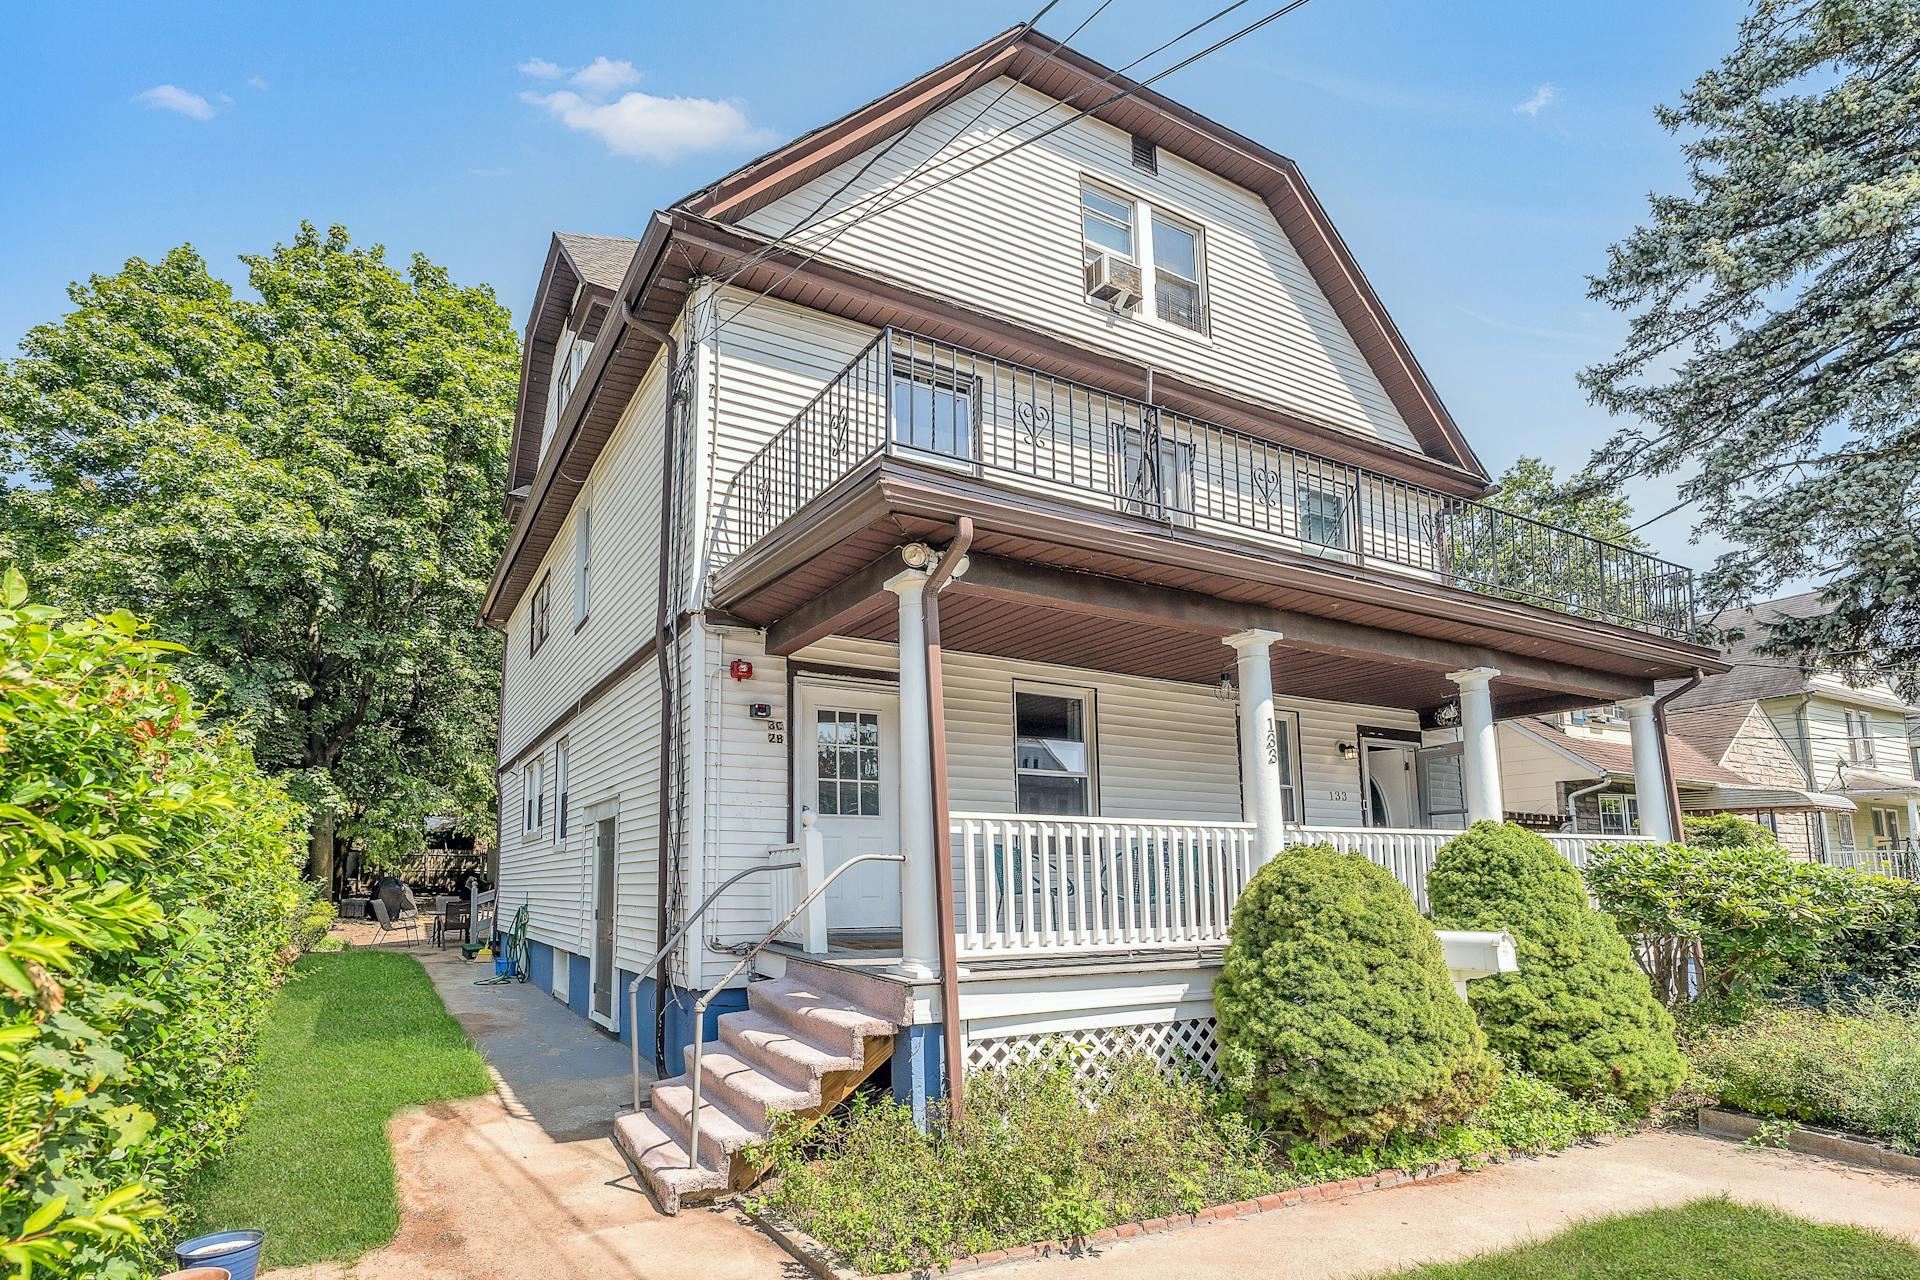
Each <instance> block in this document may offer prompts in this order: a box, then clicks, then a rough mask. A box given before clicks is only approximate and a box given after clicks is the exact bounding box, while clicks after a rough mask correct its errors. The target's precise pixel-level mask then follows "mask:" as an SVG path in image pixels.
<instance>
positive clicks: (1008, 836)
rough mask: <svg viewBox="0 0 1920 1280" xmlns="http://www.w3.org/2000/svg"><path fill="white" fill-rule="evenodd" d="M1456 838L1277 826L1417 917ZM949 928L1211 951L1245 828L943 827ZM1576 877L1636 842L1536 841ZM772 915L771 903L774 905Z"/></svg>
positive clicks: (1248, 863) (1090, 948)
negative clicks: (1343, 862)
mask: <svg viewBox="0 0 1920 1280" xmlns="http://www.w3.org/2000/svg"><path fill="white" fill-rule="evenodd" d="M1458 834H1460V833H1459V832H1457V831H1435V830H1429V829H1420V828H1411V827H1323V826H1289V827H1288V828H1287V843H1288V844H1330V845H1332V846H1333V847H1334V848H1336V849H1339V850H1341V851H1342V852H1344V853H1357V854H1361V855H1362V856H1364V857H1366V858H1368V859H1370V860H1371V861H1373V862H1375V863H1377V864H1379V865H1380V866H1382V867H1385V868H1386V869H1387V870H1388V871H1391V872H1392V873H1393V875H1394V878H1395V879H1397V880H1399V881H1400V883H1401V884H1404V885H1406V886H1407V889H1408V891H1409V892H1411V893H1412V894H1413V898H1414V902H1415V903H1417V904H1418V906H1419V908H1420V910H1421V911H1426V910H1427V875H1428V873H1429V872H1431V871H1432V870H1433V861H1434V858H1435V857H1436V856H1437V855H1438V854H1439V852H1440V847H1441V846H1442V845H1444V844H1445V843H1446V842H1447V841H1449V840H1451V839H1453V837H1454V836H1456V835H1458ZM952 836H953V854H954V876H953V882H954V885H953V887H954V927H955V931H956V933H957V934H958V954H959V955H961V956H962V957H968V956H972V957H987V956H1017V955H1033V954H1047V953H1059V952H1095V951H1146V950H1155V949H1162V950H1164V949H1174V948H1192V947H1196V946H1200V947H1205V946H1220V945H1223V944H1224V943H1225V942H1226V940H1227V926H1228V925H1229V924H1230V923H1231V922H1232V919H1233V906H1234V903H1235V902H1237V901H1238V900H1239V897H1240V891H1241V890H1242V889H1243V888H1245V887H1246V883H1247V881H1248V880H1249V879H1250V878H1251V877H1252V875H1253V873H1254V872H1255V871H1256V870H1258V869H1259V863H1260V859H1259V856H1258V853H1257V851H1256V846H1255V841H1254V828H1253V824H1252V823H1246V822H1212V823H1208V822H1147V821H1134V822H1128V821H1122V820H1115V819H1102V818H1038V817H1031V816H1021V815H1011V814H984V813H959V814H955V815H953V826H952ZM1546 838H1547V840H1548V842H1549V843H1551V844H1552V845H1553V847H1554V848H1555V849H1557V850H1559V852H1560V854H1561V856H1562V857H1564V858H1566V859H1567V861H1568V862H1571V863H1572V864H1573V865H1574V866H1576V867H1581V868H1584V867H1585V866H1586V865H1587V861H1588V859H1589V857H1590V856H1591V854H1592V852H1593V850H1594V849H1595V848H1596V847H1597V846H1600V845H1608V844H1622V843H1628V842H1632V841H1638V840H1643V839H1645V838H1646V837H1644V836H1610V835H1548V836H1547V837H1546ZM776 905H778V902H777V900H776Z"/></svg>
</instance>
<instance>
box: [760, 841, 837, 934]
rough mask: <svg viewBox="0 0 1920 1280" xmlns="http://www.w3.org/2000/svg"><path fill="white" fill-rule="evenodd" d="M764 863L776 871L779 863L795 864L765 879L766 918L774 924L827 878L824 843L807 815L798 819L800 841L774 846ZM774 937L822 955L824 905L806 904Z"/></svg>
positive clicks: (815, 900)
mask: <svg viewBox="0 0 1920 1280" xmlns="http://www.w3.org/2000/svg"><path fill="white" fill-rule="evenodd" d="M767 861H768V862H769V863H770V864H773V865H774V866H776V867H777V866H779V865H780V864H782V863H798V864H799V865H798V866H797V867H794V868H793V869H792V870H787V871H779V870H776V871H774V872H773V873H772V875H771V876H770V877H769V878H768V884H767V896H768V898H769V899H770V902H769V903H768V905H769V906H770V907H771V912H770V916H771V918H772V919H775V920H786V918H787V914H788V913H789V912H791V911H792V910H793V909H794V907H795V906H796V905H798V904H799V903H800V902H802V901H804V900H805V898H806V896H807V891H808V890H809V889H811V888H813V886H814V885H817V884H819V883H820V882H821V881H822V880H823V879H825V878H826V874H827V856H826V848H825V842H824V841H823V840H822V839H821V836H820V833H819V832H818V831H816V830H814V826H813V814H812V813H811V812H807V813H803V814H801V815H800V838H799V839H798V840H796V841H794V842H793V843H792V844H782V845H775V846H774V847H773V848H771V849H769V850H767ZM778 936H779V938H780V941H782V942H790V943H792V944H793V945H794V946H797V947H799V948H801V949H802V950H804V951H807V952H810V953H812V954H814V955H825V954H826V952H827V904H826V902H825V901H824V900H822V899H819V898H816V899H814V900H813V901H812V902H809V903H807V906H806V909H805V910H803V911H801V912H800V913H799V914H798V915H796V916H794V918H793V919H792V920H788V921H787V924H786V927H785V928H783V929H781V930H780V933H779V935H778Z"/></svg>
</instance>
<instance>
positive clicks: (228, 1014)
mask: <svg viewBox="0 0 1920 1280" xmlns="http://www.w3.org/2000/svg"><path fill="white" fill-rule="evenodd" d="M175 651H177V646H173V645H169V644H165V643H163V642H160V641H157V640H153V639H151V638H148V637H147V636H145V635H144V634H143V629H142V627H141V625H140V624H139V623H138V622H137V621H136V620H135V619H133V618H132V617H131V616H129V615H126V614H115V615H113V616H110V617H104V618H97V619H88V620H79V621H64V620H62V618H61V617H60V615H59V614H58V613H57V612H56V611H54V610H52V609H48V608H45V607H43V606H36V605H31V604H28V603H27V602H26V585H25V583H24V582H23V581H22V580H21V578H20V575H19V574H18V573H17V572H15V571H9V572H8V573H7V575H6V577H5V582H4V589H3V590H0V684H3V685H4V686H5V691H6V694H5V697H4V698H3V699H0V797H4V800H0V913H4V921H3V922H0V1089H3V1090H4V1093H5V1110H4V1112H0V1149H4V1151H5V1153H6V1155H7V1157H8V1161H9V1167H8V1176H7V1178H6V1181H5V1184H4V1186H5V1192H4V1197H3V1198H0V1258H4V1260H5V1261H6V1262H7V1263H8V1264H9V1266H10V1267H11V1268H13V1269H21V1268H23V1267H24V1266H26V1265H28V1264H31V1265H32V1266H33V1267H34V1268H35V1269H36V1271H37V1272H38V1273H39V1274H44V1275H51V1276H89V1277H96V1276H97V1277H106V1278H107V1280H116V1278H118V1277H128V1276H134V1275H138V1274H141V1272H142V1270H143V1267H142V1265H141V1262H142V1258H143V1256H146V1254H145V1251H146V1250H148V1249H149V1248H155V1247H157V1246H158V1244H159V1243H160V1237H163V1236H164V1235H165V1234H166V1233H167V1231H168V1230H169V1229H170V1228H169V1226H168V1222H169V1218H168V1210H167V1207H166V1202H165V1197H166V1195H167V1194H168V1193H170V1192H172V1191H173V1190H175V1189H176V1188H177V1187H178V1186H179V1183H180V1179H181V1178H182V1177H183V1176H184V1175H185V1174H186V1173H187V1172H189V1171H191V1170H192V1169H193V1168H194V1167H196V1166H197V1165H199V1164H200V1163H202V1162H203V1161H205V1160H206V1159H207V1158H208V1157H209V1156H210V1155H212V1154H213V1153H214V1152H216V1151H217V1150H218V1149H219V1147H220V1146H221V1144H222V1143H223V1142H224V1141H225V1140H226V1138H227V1137H228V1136H229V1135H230V1134H231V1133H232V1131H233V1129H234V1127H235V1125H236V1123H237V1122H238V1119H239V1117H240V1114H241V1112H242V1110H243V1108H244V1105H245V1099H246V1096H247V1090H248V1082H249V1071H250V1064H251V1051H252V1040H253V1034H254V1032H255V1030H256V1029H257V1028H258V1027H259V1025H260V1023H261V1021H262V1019H263V1017H264V1015H265V1010H266V1007H267V1002H268V1000H269V998H270V996H271V994H272V992H273V989H274V987H275V985H276V984H277V983H278V981H279V980H280V978H281V977H282V975H283V974H284V972H285V970H286V966H287V965H288V964H289V963H290V961H291V958H292V953H293V952H294V950H295V947H294V946H293V945H291V944H292V941H293V937H294V923H295V919H296V917H297V915H298V914H299V913H300V911H301V910H302V908H303V906H304V905H305V904H306V903H307V902H308V898H307V895H306V893H305V891H304V890H303V889H302V887H301V884H300V880H299V866H300V860H301V854H302V848H301V838H300V830H301V813H300V811H299V809H298V807H297V806H295V805H294V804H292V803H291V802H290V801H289V800H288V799H287V798H286V796H285V794H284V793H283V792H282V791H281V790H280V788H279V787H278V786H277V785H276V784H274V783H272V782H270V781H268V780H267V779H266V778H264V777H263V776H262V775H261V774H260V772H259V770H258V769H257V768H256V767H255V766H254V764H253V761H252V757H251V756H250V754H249V753H248V751H247V749H246V747H245V746H244V745H243V744H242V743H240V742H239V741H237V740H235V739H234V738H233V737H231V736H229V735H225V734H218V733H213V732H210V731H208V730H206V729H204V728H203V727H202V725H201V724H200V720H199V711H198V709H197V708H196V707H195V706H194V704H193V700H192V698H191V697H190V696H189V695H188V693H187V692H186V690H184V689H182V688H181V687H180V686H179V685H178V684H176V683H175V682H174V679H173V675H172V671H171V668H170V667H169V665H168V663H167V659H168V656H169V655H170V653H172V652H175ZM143 1237H150V1238H143Z"/></svg>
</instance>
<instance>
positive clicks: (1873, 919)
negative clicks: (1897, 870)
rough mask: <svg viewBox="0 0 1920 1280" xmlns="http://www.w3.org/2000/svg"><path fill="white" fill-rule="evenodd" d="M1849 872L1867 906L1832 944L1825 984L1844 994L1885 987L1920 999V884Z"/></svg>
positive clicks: (1863, 902) (1828, 956)
mask: <svg viewBox="0 0 1920 1280" xmlns="http://www.w3.org/2000/svg"><path fill="white" fill-rule="evenodd" d="M1846 874H1847V875H1849V876H1851V877H1852V878H1853V880H1854V883H1855V885H1856V886H1857V888H1858V890H1859V893H1860V898H1861V904H1862V907H1863V909H1862V910H1861V912H1860V913H1859V915H1858V916H1857V917H1856V918H1855V919H1854V921H1853V923H1851V924H1849V925H1848V926H1847V927H1846V928H1844V929H1842V930H1841V931H1840V932H1839V933H1838V934H1837V935H1836V936H1835V937H1834V939H1833V941H1832V942H1831V943H1830V944H1829V945H1828V947H1827V951H1826V956H1825V960H1826V968H1827V973H1826V974H1825V975H1823V979H1824V981H1825V983H1826V984H1828V985H1829V986H1830V987H1835V988H1838V989H1839V990H1840V991H1841V992H1842V993H1843V994H1846V995H1857V994H1859V993H1862V992H1865V993H1872V992H1875V991H1883V992H1888V993H1891V994H1894V995H1898V996H1904V997H1905V998H1907V999H1910V1000H1920V884H1916V883H1915V882H1913V881H1912V880H1900V879H1896V878H1895V877H1893V876H1881V875H1873V874H1871V873H1869V872H1864V871H1853V872H1847V873H1846Z"/></svg>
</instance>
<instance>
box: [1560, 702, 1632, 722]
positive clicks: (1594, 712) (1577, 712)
mask: <svg viewBox="0 0 1920 1280" xmlns="http://www.w3.org/2000/svg"><path fill="white" fill-rule="evenodd" d="M1567 719H1568V720H1570V721H1571V722H1572V723H1574V724H1625V723H1626V722H1627V718H1626V717H1625V716H1623V715H1621V714H1620V708H1619V707H1617V706H1615V705H1614V704H1613V703H1611V702H1609V703H1607V704H1606V705H1604V706H1599V707H1576V708H1574V709H1573V710H1572V711H1570V712H1568V713H1567Z"/></svg>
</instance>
